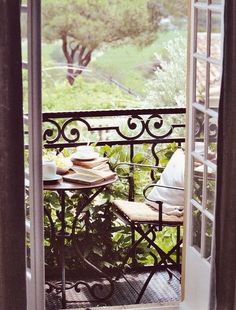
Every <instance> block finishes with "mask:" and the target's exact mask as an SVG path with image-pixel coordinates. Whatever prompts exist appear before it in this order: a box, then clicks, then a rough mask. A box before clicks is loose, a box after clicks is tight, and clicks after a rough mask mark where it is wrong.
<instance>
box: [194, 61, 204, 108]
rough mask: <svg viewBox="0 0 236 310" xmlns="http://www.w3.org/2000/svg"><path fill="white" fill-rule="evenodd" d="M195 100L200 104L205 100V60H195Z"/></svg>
mask: <svg viewBox="0 0 236 310" xmlns="http://www.w3.org/2000/svg"><path fill="white" fill-rule="evenodd" d="M195 101H196V102H197V103H200V104H205V102H206V62H205V61H202V60H197V61H196V95H195Z"/></svg>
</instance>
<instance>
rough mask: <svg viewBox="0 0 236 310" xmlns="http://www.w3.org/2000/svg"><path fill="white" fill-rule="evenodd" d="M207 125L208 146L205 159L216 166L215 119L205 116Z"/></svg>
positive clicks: (216, 129)
mask: <svg viewBox="0 0 236 310" xmlns="http://www.w3.org/2000/svg"><path fill="white" fill-rule="evenodd" d="M207 124H208V131H207V135H208V139H207V140H208V145H207V159H208V160H210V161H212V162H213V163H214V164H216V154H217V134H218V122H217V119H215V118H213V117H210V116H207Z"/></svg>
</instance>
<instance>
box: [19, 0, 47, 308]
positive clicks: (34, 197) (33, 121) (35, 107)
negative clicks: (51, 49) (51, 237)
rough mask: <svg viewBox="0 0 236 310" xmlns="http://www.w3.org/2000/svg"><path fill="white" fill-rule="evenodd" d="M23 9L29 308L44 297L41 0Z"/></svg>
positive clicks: (42, 302) (34, 306)
mask: <svg viewBox="0 0 236 310" xmlns="http://www.w3.org/2000/svg"><path fill="white" fill-rule="evenodd" d="M27 2H28V3H27ZM21 13H22V15H21V29H22V59H23V63H22V71H23V95H24V132H25V141H24V143H25V215H26V218H25V227H26V278H27V309H28V310H43V309H44V307H45V301H44V246H43V240H44V235H43V207H42V172H41V169H42V168H41V167H42V166H41V160H42V144H41V141H42V138H41V135H42V134H41V133H42V130H41V114H42V113H41V65H40V59H41V55H40V46H41V39H40V1H37V0H31V1H24V4H23V5H22V6H21Z"/></svg>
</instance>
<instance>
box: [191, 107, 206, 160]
mask: <svg viewBox="0 0 236 310" xmlns="http://www.w3.org/2000/svg"><path fill="white" fill-rule="evenodd" d="M193 114H194V133H195V137H194V138H195V139H194V145H193V150H194V152H196V153H198V154H199V155H201V156H202V157H204V113H202V112H201V111H199V110H197V109H194V113H193Z"/></svg>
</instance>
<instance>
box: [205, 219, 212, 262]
mask: <svg viewBox="0 0 236 310" xmlns="http://www.w3.org/2000/svg"><path fill="white" fill-rule="evenodd" d="M212 228H213V223H212V221H211V220H210V219H209V218H208V217H205V236H204V237H205V248H204V257H205V258H206V259H207V260H208V261H210V259H211V242H212Z"/></svg>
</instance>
